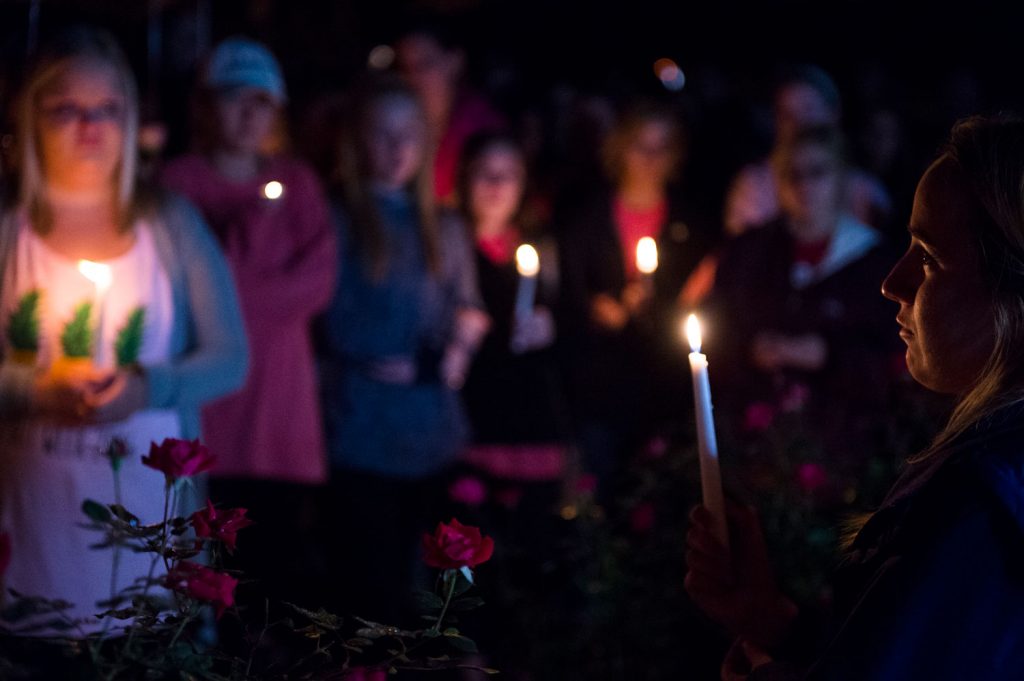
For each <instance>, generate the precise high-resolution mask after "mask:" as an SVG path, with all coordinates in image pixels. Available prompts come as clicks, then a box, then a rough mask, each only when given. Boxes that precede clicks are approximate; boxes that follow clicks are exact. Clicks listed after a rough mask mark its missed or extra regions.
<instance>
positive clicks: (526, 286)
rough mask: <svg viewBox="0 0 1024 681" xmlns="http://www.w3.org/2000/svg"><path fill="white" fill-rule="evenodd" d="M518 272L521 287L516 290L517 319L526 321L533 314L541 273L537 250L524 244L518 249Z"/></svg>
mask: <svg viewBox="0 0 1024 681" xmlns="http://www.w3.org/2000/svg"><path fill="white" fill-rule="evenodd" d="M516 270H517V271H518V272H519V286H518V288H517V289H516V319H520V320H522V319H526V318H528V317H529V316H530V315H531V314H532V313H533V303H534V300H535V299H536V297H537V275H538V274H539V273H540V257H539V256H538V255H537V249H536V248H534V247H533V246H531V245H530V244H523V245H522V246H520V247H519V248H517V249H516Z"/></svg>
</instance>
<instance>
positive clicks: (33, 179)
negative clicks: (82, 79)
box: [15, 27, 141, 232]
mask: <svg viewBox="0 0 1024 681" xmlns="http://www.w3.org/2000/svg"><path fill="white" fill-rule="evenodd" d="M83 62H86V63H94V64H101V65H103V66H105V67H109V68H110V69H111V70H112V71H113V73H114V76H115V82H116V83H117V87H118V89H119V90H120V91H121V94H122V96H123V97H124V118H123V121H122V125H123V133H124V135H123V138H124V141H123V143H122V146H121V161H120V163H119V164H118V168H117V176H116V178H115V197H116V199H117V215H118V220H119V222H120V224H121V226H122V228H123V229H127V228H128V227H129V226H130V225H131V223H132V222H133V221H134V218H135V217H136V216H137V214H138V212H139V210H140V208H141V201H140V198H139V197H138V196H137V192H136V173H137V167H138V133H139V97H138V92H137V90H136V87H135V76H134V74H133V73H132V70H131V67H130V66H129V65H128V60H127V58H126V57H125V55H124V52H122V51H121V48H120V47H119V46H118V44H117V41H115V40H114V38H113V36H111V35H110V34H109V33H107V32H106V31H103V30H100V29H95V28H86V27H79V28H75V29H70V30H68V31H65V32H64V33H62V34H60V35H59V36H58V37H57V38H56V39H55V40H53V41H52V42H51V43H49V44H48V45H46V46H45V47H44V48H43V50H42V51H41V52H40V53H39V55H38V56H37V57H36V60H35V62H34V64H33V66H32V67H31V68H30V70H29V73H28V76H27V78H26V80H25V84H24V86H23V87H22V89H21V93H20V95H19V99H18V102H17V114H16V115H17V140H18V153H17V156H16V161H15V162H16V170H17V175H18V204H19V207H20V208H21V209H23V210H25V211H27V212H28V214H29V215H30V216H31V218H32V222H33V225H34V226H35V228H36V229H37V230H39V231H41V232H44V231H46V230H47V229H48V227H49V224H50V213H49V207H48V202H47V198H46V179H45V177H44V176H43V168H42V163H41V161H40V158H39V149H38V144H37V139H36V130H37V123H38V117H39V98H40V95H41V94H42V93H43V92H45V91H46V89H47V88H49V87H51V86H52V85H53V84H54V83H55V82H56V81H57V80H58V79H59V78H60V77H61V76H63V75H64V74H65V73H66V72H67V71H68V70H69V69H70V68H71V67H72V66H74V65H75V64H81V63H83Z"/></svg>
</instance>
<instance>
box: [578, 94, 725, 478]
mask: <svg viewBox="0 0 1024 681" xmlns="http://www.w3.org/2000/svg"><path fill="white" fill-rule="evenodd" d="M684 154H685V143H684V135H683V130H682V127H681V122H680V120H679V119H678V117H677V114H676V112H675V111H673V110H672V109H671V108H668V107H665V106H662V105H659V104H655V103H642V104H639V105H636V106H634V107H633V108H632V109H630V110H628V111H626V113H625V114H624V115H623V116H622V118H621V120H620V121H619V122H618V123H617V125H616V126H615V128H614V129H613V131H612V133H611V135H610V136H609V139H608V142H607V144H606V147H605V149H604V157H605V165H606V168H605V170H606V174H607V176H608V180H609V183H608V185H607V186H606V187H602V188H601V189H600V190H599V191H597V192H596V193H595V195H594V196H593V197H592V198H591V200H589V201H585V202H584V205H583V208H582V209H581V210H580V211H579V212H578V213H577V214H576V215H575V216H574V217H572V218H571V219H570V223H569V225H568V227H567V229H566V230H565V233H564V234H563V239H562V243H561V244H560V254H561V258H562V275H563V281H564V309H565V312H566V315H565V329H564V331H565V333H564V336H565V341H566V345H567V348H569V350H570V354H571V356H572V357H573V358H574V361H573V362H572V379H571V387H572V391H573V399H574V403H575V406H576V410H577V412H578V417H579V419H580V430H581V433H580V435H581V440H582V442H581V445H582V449H583V453H584V457H585V459H586V463H587V465H588V466H589V467H590V468H591V469H592V471H593V472H594V473H596V474H597V475H598V477H599V479H601V480H607V479H608V478H609V477H610V476H611V475H612V471H613V470H614V469H615V468H616V466H617V463H616V461H617V459H619V458H620V454H621V453H622V452H623V451H624V450H626V449H628V448H629V447H631V446H633V445H635V444H637V442H636V441H637V440H638V439H642V438H643V437H645V436H646V435H649V433H647V432H645V431H646V430H647V429H649V428H650V427H652V425H653V423H655V422H656V421H657V420H658V417H659V415H662V416H663V414H659V410H662V409H664V408H665V406H666V405H672V404H675V401H674V400H665V399H659V397H658V394H657V391H658V389H659V387H666V389H667V386H668V385H672V384H676V383H677V382H678V381H682V380H685V373H684V372H685V368H684V366H683V362H682V360H681V359H680V354H681V353H680V352H679V342H678V331H677V325H678V318H677V310H676V307H677V306H676V298H677V296H678V295H679V292H680V289H681V288H682V285H683V282H684V281H685V280H686V277H687V275H688V274H689V273H690V270H691V269H692V268H693V267H694V266H695V265H696V263H697V262H699V261H700V259H701V257H702V256H703V255H704V253H705V252H707V250H708V244H707V243H706V242H705V237H706V235H707V234H708V233H709V232H708V231H706V230H705V229H704V228H703V227H702V224H701V221H700V219H699V212H697V211H696V210H695V209H694V207H693V206H692V205H690V204H689V203H687V202H685V201H683V200H682V198H681V195H680V192H679V186H678V184H677V183H676V180H677V179H678V175H679V171H680V169H681V167H682V164H683V158H684ZM644 237H649V238H653V239H654V240H655V241H656V242H657V247H658V267H657V270H656V271H655V272H654V273H653V275H644V274H642V273H641V272H639V271H638V268H637V245H638V243H639V242H640V241H641V239H643V238H644ZM670 373H671V374H672V376H673V378H669V377H668V374H670ZM677 379H678V380H677ZM638 424H639V425H638Z"/></svg>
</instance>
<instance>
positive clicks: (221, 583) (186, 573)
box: [166, 560, 238, 619]
mask: <svg viewBox="0 0 1024 681" xmlns="http://www.w3.org/2000/svg"><path fill="white" fill-rule="evenodd" d="M166 584H167V588H169V589H173V590H174V591H177V592H179V593H183V594H185V595H186V596H188V597H189V598H193V599H195V600H197V601H204V602H206V603H210V604H211V605H213V607H214V609H216V611H217V619H220V616H221V615H223V614H224V611H225V610H226V609H227V608H230V607H231V606H232V605H234V604H235V587H236V586H238V580H237V579H235V578H234V577H232V576H231V575H228V574H225V573H223V572H217V571H216V570H211V569H210V568H208V567H206V566H205V565H199V564H198V563H192V562H189V561H187V560H183V561H181V562H179V563H177V564H176V565H175V566H174V567H173V568H171V571H170V572H169V573H167V578H166Z"/></svg>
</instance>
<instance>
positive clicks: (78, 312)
mask: <svg viewBox="0 0 1024 681" xmlns="http://www.w3.org/2000/svg"><path fill="white" fill-rule="evenodd" d="M91 317H92V303H91V302H85V303H81V304H80V305H79V306H78V307H76V308H75V312H74V315H73V316H72V318H71V321H69V322H68V323H67V324H66V325H65V326H64V331H63V332H62V333H61V334H60V345H61V349H62V350H63V351H64V356H65V357H88V356H89V355H90V354H91V353H92V326H91V325H90V323H89V322H90V318H91Z"/></svg>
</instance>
